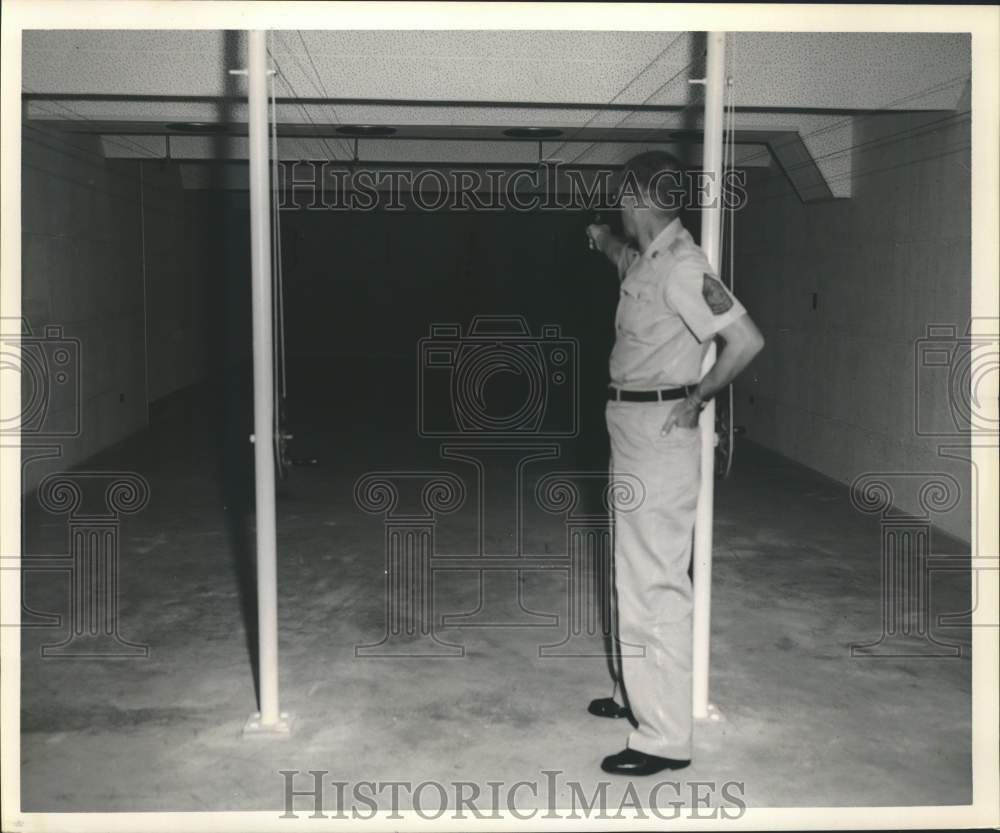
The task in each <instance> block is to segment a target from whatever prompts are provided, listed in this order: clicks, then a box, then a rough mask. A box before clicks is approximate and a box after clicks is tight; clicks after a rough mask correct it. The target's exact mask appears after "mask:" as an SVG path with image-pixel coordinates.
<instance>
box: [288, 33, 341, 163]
mask: <svg viewBox="0 0 1000 833" xmlns="http://www.w3.org/2000/svg"><path fill="white" fill-rule="evenodd" d="M274 36H275V41H274V42H273V43H274V44H276V45H280V46H281V47H282V49H283V50H285V52H287V54H288V56H289V57H290V58H291V59H292V61H293V62H294V63H295V65H296V66H297V67H298V69H299V71H300V72H301V73H302V76H303V77H304V78H305V79H306V80H307V81H309V84H310V86H311V87H312V88H313V89H314V90H315V91H316V93H317V94H318V95H319V96H320V97H322V98H329V96H328V95H327V93H326V89H325V85H324V84H323V79H322V76H320V75H319V71H318V70H316V76H317V79H318V80H319V85H317V83H316V82H315V81H313V80H312V78H310V76H309V73H308V72H307V71H306V69H305V67H304V66H303V65H302V63H301V61H299V59H298V56H297V55H296V54H295V51H294V50H293V49H292V48H291V47H290V46H289V45H288V43H287V42H286V41H285V39H284V37H283V36H282V34H281V32H280V31H277V30H274ZM299 37H300V39H301V37H302V35H301V32H300V33H299ZM302 43H303V45H305V40H304V39H302ZM306 49H307V50H308V47H306ZM269 52H270V54H271V60H272V61H274V64H275V68H276V69H277V70H278V74H279V75H280V77H281V80H282V82H283V83H284V84H285V85H286V86H287V87H288V89H289V90H290V91H291V93H292V97H293V98H294V99H296V101H295V105H296V106H297V107H298V108H299V110H300V111H301V112H302V113H303V114H304V115H305V117H306V119H307V120H308V121H309V123H310V124H311V125H312V126H313V130H314V138H316V139H317V140H318V141H319V142H320V144H321V145H322V147H323V149H324V151H325V153H326V155H327V156H328V157H329V158H330V159H336V158H337V154H336V153H334V152H333V151H332V150H331V148H330V145H329V143H328V142H327V139H326V137H324V136H323V135H322V132H323V131H322V130H321V129H320V127H319V125H318V124H317V123H316V121H315V120H314V119H313V117H312V115H311V114H310V113H309V111H308V110H307V109H306V106H305V105H304V104H302V102H301V101H299V99H301V98H302V96H300V95H299V93H298V90H296V89H295V85H294V84H292V82H291V79H290V78H289V77H288V73H287V72H285V71H284V69H282V67H281V64H280V62H279V61H278V59H277V56H276V55H275V54H274V50H273V49H272V50H269ZM309 59H310V62H311V63H312V66H313V68H314V70H315V63H314V62H312V56H311V55H309ZM331 106H332V105H331ZM338 120H339V119H338ZM331 138H332V139H333V141H334V142H336V143H337V145H338V147H339V148H340V149H341V150H343V151H344V152H345V153H346V155H347V158H348V159H350V158H351V157H352V151H351V147H350V145H349V144H348V143H347V142H346V141H344V140H343V139H341V138H340V137H339V136H334V137H331Z"/></svg>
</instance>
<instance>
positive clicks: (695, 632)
mask: <svg viewBox="0 0 1000 833" xmlns="http://www.w3.org/2000/svg"><path fill="white" fill-rule="evenodd" d="M725 73H726V34H725V32H709V33H708V59H707V65H706V71H705V138H704V156H703V161H702V166H701V167H702V170H703V171H705V172H706V173H707V174H708V194H707V197H708V202H707V204H706V206H705V207H704V208H703V209H702V212H701V247H702V249H704V250H705V254H706V255H708V262H709V263H710V264H711V266H712V269H713V270H715V272H716V273H717V272H718V271H719V261H720V243H721V233H720V232H721V220H722V116H723V93H724V90H725ZM714 363H715V344H714V343H712V344H710V345H709V347H708V350H707V352H706V353H705V359H704V362H703V363H702V374H703V375H704V373H706V372H707V371H708V369H709V368H710V367H711V366H712V365H713V364H714ZM700 427H701V486H700V490H699V492H698V514H697V516H696V518H695V526H694V554H693V560H694V614H693V623H692V640H693V646H692V647H693V654H692V667H691V671H692V674H691V685H692V700H691V706H692V712H693V714H694V716H695V717H696V718H705V717H708V666H709V640H710V638H711V631H712V517H713V512H714V500H715V401H714V400H712V401H710V402H709V403H708V405H707V406H706V407H705V410H704V411H702V414H701V425H700Z"/></svg>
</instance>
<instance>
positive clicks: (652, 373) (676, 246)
mask: <svg viewBox="0 0 1000 833" xmlns="http://www.w3.org/2000/svg"><path fill="white" fill-rule="evenodd" d="M617 265H618V276H619V278H620V279H621V282H622V283H621V296H620V298H619V301H618V311H617V313H616V314H615V346H614V348H613V349H612V351H611V362H610V370H611V384H613V385H615V386H616V387H619V388H626V389H629V390H649V389H658V388H673V387H682V386H684V385H690V384H695V383H697V382H698V380H699V379H700V378H701V362H702V359H703V358H704V355H705V351H706V350H707V349H708V345H709V344H710V343H711V340H712V338H713V336H715V335H716V333H718V332H719V331H720V330H721V329H723V328H724V327H726V326H727V325H729V324H731V323H732V322H733V321H735V320H736V319H737V318H739V317H740V316H741V315H743V314H744V313H745V312H746V309H745V308H744V307H743V305H742V304H741V303H740V302H739V301H737V300H736V298H734V297H733V295H732V294H731V293H730V292H729V290H727V289H726V287H725V286H724V285H723V284H722V282H721V281H720V280H719V279H718V278H717V277H716V276H715V273H714V271H713V270H712V268H711V267H710V266H709V263H708V258H707V257H706V256H705V252H704V251H703V250H702V248H701V247H700V246H699V245H698V244H697V243H695V242H694V240H693V238H692V237H691V235H690V234H689V233H688V231H687V229H685V228H684V226H682V225H681V221H680V219H679V218H678V219H675V220H674V221H673V222H671V223H670V225H668V226H667V227H666V228H665V229H663V231H661V232H660V233H659V234H658V235H657V236H656V238H655V239H654V240H653V242H652V243H651V244H650V245H649V248H648V249H647V250H646V251H645V252H644V253H642V254H639V252H638V251H637V250H636V249H635V248H634V247H632V246H631V245H629V246H625V247H624V248H623V249H622V251H621V254H620V255H619V257H618V264H617Z"/></svg>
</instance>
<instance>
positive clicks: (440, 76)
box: [23, 30, 970, 110]
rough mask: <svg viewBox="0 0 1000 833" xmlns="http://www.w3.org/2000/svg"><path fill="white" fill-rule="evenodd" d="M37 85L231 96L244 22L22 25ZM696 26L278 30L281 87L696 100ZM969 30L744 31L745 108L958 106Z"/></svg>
mask: <svg viewBox="0 0 1000 833" xmlns="http://www.w3.org/2000/svg"><path fill="white" fill-rule="evenodd" d="M23 44H24V88H25V91H26V92H36V93H50V94H51V93H55V94H71V93H85V94H93V95H126V96H136V95H155V96H166V97H176V96H180V95H186V96H220V95H225V94H229V93H234V92H236V91H237V90H242V79H239V78H234V77H233V76H230V75H228V70H230V69H234V68H238V67H240V66H242V65H243V63H244V59H243V56H244V55H245V47H244V44H243V33H242V32H235V31H234V32H218V31H143V30H116V31H107V30H75V31H59V30H47V31H29V32H25V33H24V40H23ZM702 44H703V36H702V35H701V34H700V33H696V32H680V33H672V32H531V31H508V32H504V31H461V32H449V31H438V32H430V31H405V32H399V31H376V32H365V31H351V32H335V31H334V32H331V31H309V30H306V31H301V30H295V31H277V32H274V33H273V35H272V46H271V49H272V56H273V58H274V60H275V61H276V63H277V64H278V67H279V70H280V74H281V77H282V81H281V83H280V84H279V87H284V88H285V89H283V90H279V93H284V94H287V95H291V96H293V97H296V98H299V97H303V96H317V97H323V98H329V97H333V98H382V99H386V98H391V99H420V100H431V101H433V100H442V99H450V100H466V101H507V102H517V101H532V102H553V103H561V102H590V103H597V102H607V101H619V102H622V103H627V104H639V103H644V102H645V103H653V104H674V105H676V104H684V103H685V102H687V100H688V97H689V86H688V83H687V80H688V78H689V77H691V76H692V75H693V76H696V77H697V75H698V73H699V71H700V70H701V68H702V67H701V66H700V64H701V59H700V57H699V56H700V55H701V54H702V52H703V45H702ZM969 48H970V41H969V36H968V35H964V34H938V33H888V32H887V33H865V32H844V33H837V32H736V33H733V34H732V35H731V38H730V50H729V51H730V56H731V64H732V68H733V71H734V76H735V77H736V79H737V90H738V96H739V103H740V106H741V107H765V108H810V109H815V108H819V109H830V108H836V109H850V110H866V109H932V110H933V109H951V108H953V107H954V106H955V104H956V102H957V100H958V96H959V94H960V93H961V89H960V88H959V89H953V88H949V87H942V88H941V89H937V88H938V87H939V86H940V85H943V84H947V83H948V82H950V81H953V80H954V79H957V78H962V77H965V76H967V75H968V72H969V55H970V53H969Z"/></svg>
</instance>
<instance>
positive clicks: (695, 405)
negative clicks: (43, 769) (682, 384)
mask: <svg viewBox="0 0 1000 833" xmlns="http://www.w3.org/2000/svg"><path fill="white" fill-rule="evenodd" d="M702 407H704V405H703V403H700V402H698V401H696V400H694V399H692V398H690V397H688V398H687V399H684V400H681V402H680V403H679V404H678V405H677V407H676V408H674V409H673V410H672V411H671V412H670V416H669V417H667V421H666V422H664V423H663V427H662V428H661V429H660V436H663V437H665V436H666V435H667V434H669V433H670V432H671V431H672V430H673V429H674V428H675V427H680V428H697V427H698V417H699V415H700V414H701V409H702Z"/></svg>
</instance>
